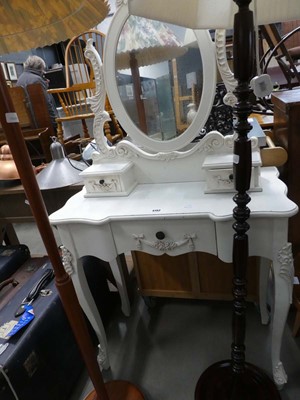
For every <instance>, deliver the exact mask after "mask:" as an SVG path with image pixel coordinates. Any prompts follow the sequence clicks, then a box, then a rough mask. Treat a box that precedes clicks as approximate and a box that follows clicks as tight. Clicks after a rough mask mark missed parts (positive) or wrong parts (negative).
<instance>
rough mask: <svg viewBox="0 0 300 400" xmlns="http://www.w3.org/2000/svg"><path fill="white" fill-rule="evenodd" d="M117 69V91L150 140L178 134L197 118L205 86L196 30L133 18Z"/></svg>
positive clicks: (123, 35)
mask: <svg viewBox="0 0 300 400" xmlns="http://www.w3.org/2000/svg"><path fill="white" fill-rule="evenodd" d="M115 65H116V77H117V86H118V92H119V95H120V98H121V101H122V104H123V106H124V108H125V109H126V111H127V114H128V116H129V117H130V118H131V120H132V122H133V123H134V124H135V125H136V126H137V127H138V128H139V129H140V130H141V131H142V132H144V133H145V134H146V135H147V136H148V137H149V138H151V139H155V140H162V141H165V140H170V139H174V138H176V137H178V136H180V135H181V134H182V133H183V132H184V131H185V129H186V128H187V127H188V126H189V125H190V124H191V122H192V120H193V117H194V116H195V115H196V111H197V108H198V105H199V102H200V99H201V93H202V86H203V74H202V70H203V67H202V60H201V55H200V51H199V47H198V42H197V40H196V36H195V34H194V32H193V31H192V30H190V29H186V28H183V27H179V26H174V25H171V24H164V23H162V22H158V21H153V20H148V19H145V18H140V17H135V16H129V17H128V19H127V21H126V22H125V24H124V26H123V29H122V31H121V34H120V36H119V40H118V45H117V52H116V59H115Z"/></svg>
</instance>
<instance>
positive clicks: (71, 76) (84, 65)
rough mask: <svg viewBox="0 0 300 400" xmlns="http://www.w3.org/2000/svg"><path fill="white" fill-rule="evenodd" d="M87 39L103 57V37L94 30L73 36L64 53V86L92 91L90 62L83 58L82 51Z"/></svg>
mask: <svg viewBox="0 0 300 400" xmlns="http://www.w3.org/2000/svg"><path fill="white" fill-rule="evenodd" d="M88 39H93V44H94V46H95V48H96V50H97V51H98V53H99V54H100V56H101V57H103V50H104V40H105V35H104V34H103V33H102V32H100V31H98V30H96V29H91V30H89V31H86V32H83V33H81V34H80V35H79V36H74V37H73V38H72V39H71V40H70V41H69V43H68V45H67V47H66V51H65V68H66V86H67V87H72V86H77V85H79V86H81V85H83V86H85V87H86V88H87V89H89V88H91V89H93V88H94V87H95V85H94V71H93V68H92V66H91V64H90V61H89V60H88V59H86V58H85V56H84V50H85V47H86V43H87V41H88Z"/></svg>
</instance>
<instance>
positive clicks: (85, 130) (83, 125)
mask: <svg viewBox="0 0 300 400" xmlns="http://www.w3.org/2000/svg"><path fill="white" fill-rule="evenodd" d="M81 123H82V130H83V137H84V138H89V137H90V135H89V130H88V127H87V124H86V120H85V119H82V120H81Z"/></svg>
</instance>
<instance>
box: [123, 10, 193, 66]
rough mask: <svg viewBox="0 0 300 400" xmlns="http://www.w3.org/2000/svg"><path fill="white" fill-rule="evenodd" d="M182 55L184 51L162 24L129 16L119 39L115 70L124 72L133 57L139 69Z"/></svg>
mask: <svg viewBox="0 0 300 400" xmlns="http://www.w3.org/2000/svg"><path fill="white" fill-rule="evenodd" d="M185 52H186V48H185V47H184V46H183V44H182V43H181V41H180V40H179V39H178V38H177V37H176V35H175V34H174V32H173V31H172V29H171V28H170V27H168V26H167V25H166V24H164V23H162V22H160V21H153V20H149V19H145V18H141V17H136V16H133V15H131V16H130V17H129V18H128V19H127V21H126V23H125V24H124V27H123V29H122V32H121V35H120V39H119V42H118V47H117V55H116V66H117V68H118V69H125V68H128V67H129V64H130V57H131V56H132V55H133V54H134V57H135V59H136V61H137V65H138V66H140V67H141V66H146V65H151V64H156V63H159V62H162V61H166V60H171V59H172V58H175V57H178V56H181V55H183V54H184V53H185Z"/></svg>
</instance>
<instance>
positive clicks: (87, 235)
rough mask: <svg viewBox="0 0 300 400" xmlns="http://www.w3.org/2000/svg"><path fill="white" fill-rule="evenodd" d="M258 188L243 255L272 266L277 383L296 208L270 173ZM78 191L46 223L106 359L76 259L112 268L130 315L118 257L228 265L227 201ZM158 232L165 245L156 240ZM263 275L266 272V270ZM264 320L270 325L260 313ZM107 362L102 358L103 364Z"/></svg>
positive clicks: (144, 187)
mask: <svg viewBox="0 0 300 400" xmlns="http://www.w3.org/2000/svg"><path fill="white" fill-rule="evenodd" d="M261 184H262V188H263V191H262V192H257V193H252V200H251V221H250V222H251V228H250V230H249V244H250V248H249V255H250V256H252V255H256V256H261V257H263V258H265V259H269V260H272V269H273V273H274V282H275V299H274V304H275V308H274V319H273V328H272V330H273V333H272V365H273V375H274V379H275V382H276V383H278V384H282V380H283V379H284V370H283V367H282V364H281V361H280V349H281V339H282V334H283V329H284V326H285V321H286V317H287V313H288V310H289V306H290V303H291V296H292V284H293V276H294V270H293V262H292V255H291V249H290V246H289V245H288V244H287V229H288V218H289V217H290V216H292V215H294V214H295V213H296V212H297V207H296V206H295V204H294V203H293V202H291V201H290V200H288V199H287V197H286V188H285V185H284V184H283V183H282V182H281V181H280V180H278V178H277V173H276V169H275V168H272V167H269V168H263V169H262V173H261ZM84 190H85V189H83V191H81V192H79V193H77V194H75V195H74V196H73V197H72V198H71V199H70V200H69V201H68V202H67V203H66V205H65V206H64V207H63V208H62V209H60V210H58V211H57V212H55V213H54V214H52V215H51V216H50V221H51V224H52V225H55V226H56V227H57V228H58V231H59V234H60V237H61V240H62V243H63V245H64V247H65V249H67V250H68V252H65V256H66V257H68V254H69V257H70V258H69V262H66V264H68V265H69V273H70V274H71V277H72V280H73V283H74V285H75V288H76V292H77V295H78V297H79V300H80V303H81V306H82V307H83V310H84V312H85V313H86V315H87V316H88V318H89V320H90V322H91V324H92V326H93V327H94V329H95V331H96V333H97V334H98V337H99V340H100V343H101V345H102V350H103V351H104V354H106V348H105V347H106V339H105V331H104V328H103V326H102V322H101V317H100V315H99V313H98V311H97V308H96V306H95V303H94V300H93V298H92V295H91V293H90V291H89V288H88V285H87V281H86V278H85V275H84V272H83V268H82V265H81V262H80V258H81V257H83V256H85V255H93V256H95V257H99V258H100V259H103V260H105V261H108V262H109V263H110V266H111V269H112V271H113V275H114V277H115V279H116V283H117V286H118V289H119V293H120V296H121V300H122V310H123V312H124V314H125V315H129V314H130V305H129V301H128V296H127V291H126V285H125V281H124V277H123V276H122V269H121V265H120V261H119V259H118V254H121V253H124V252H127V251H130V250H142V251H145V252H147V253H149V254H154V255H160V254H163V253H167V254H169V255H173V256H175V255H178V254H183V253H187V252H190V251H203V252H208V253H210V254H214V255H217V256H218V257H219V258H220V259H221V260H223V261H225V262H231V261H232V223H233V218H232V194H231V193H228V194H227V193H226V194H225V193H223V194H204V183H203V182H193V183H190V182H187V183H169V184H141V185H138V186H137V187H136V188H135V189H134V190H133V191H132V192H131V193H130V195H129V196H127V197H105V198H86V197H84ZM159 233H162V234H164V235H165V238H163V239H161V240H160V239H158V238H157V235H159ZM65 261H67V260H65ZM263 261H265V260H263ZM268 265H269V264H267V268H268ZM262 272H263V273H268V269H267V270H263V271H262ZM261 300H262V299H261ZM262 319H263V322H265V323H266V322H268V316H267V312H266V310H265V313H264V314H263V315H262ZM103 361H104V360H103ZM107 362H108V360H107V359H106V364H105V363H104V365H107Z"/></svg>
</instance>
